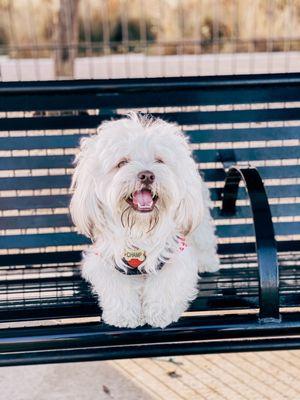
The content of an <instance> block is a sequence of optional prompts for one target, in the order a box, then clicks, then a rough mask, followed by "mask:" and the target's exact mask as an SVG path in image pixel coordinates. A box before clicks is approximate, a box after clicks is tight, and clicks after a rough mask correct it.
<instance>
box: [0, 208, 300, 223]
mask: <svg viewBox="0 0 300 400" xmlns="http://www.w3.org/2000/svg"><path fill="white" fill-rule="evenodd" d="M271 213H272V216H273V217H284V216H299V215H300V203H288V204H273V205H271ZM212 215H213V217H214V218H215V219H226V218H227V217H226V216H224V215H222V213H221V210H220V208H219V207H215V208H213V210H212ZM230 218H232V219H236V218H252V213H251V210H250V208H249V207H246V206H244V207H242V206H238V207H237V208H236V213H235V214H234V215H232V216H230ZM70 226H73V223H72V220H71V217H70V215H69V214H53V215H48V214H45V215H19V216H8V217H0V229H28V228H48V227H70Z"/></svg>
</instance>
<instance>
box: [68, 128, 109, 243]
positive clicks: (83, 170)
mask: <svg viewBox="0 0 300 400" xmlns="http://www.w3.org/2000/svg"><path fill="white" fill-rule="evenodd" d="M96 141H97V135H95V136H91V137H88V138H84V139H82V140H81V142H80V151H79V154H78V155H77V156H76V158H75V165H76V166H75V170H74V174H73V178H72V184H71V190H73V196H72V199H71V203H70V212H71V216H72V220H73V222H74V224H75V225H76V227H77V229H78V231H79V232H80V233H83V234H84V235H86V236H87V237H89V238H91V239H93V237H94V236H95V231H96V229H98V230H99V228H100V227H101V226H103V225H104V214H103V210H102V206H101V204H100V202H99V200H98V199H97V194H96V193H97V191H96V183H95V180H94V171H95V169H96V161H97V158H96V156H97V152H96V147H97V146H96Z"/></svg>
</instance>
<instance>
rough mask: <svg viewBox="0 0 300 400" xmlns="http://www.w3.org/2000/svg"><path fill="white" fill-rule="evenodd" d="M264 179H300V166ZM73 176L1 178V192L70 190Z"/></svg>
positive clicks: (267, 172)
mask: <svg viewBox="0 0 300 400" xmlns="http://www.w3.org/2000/svg"><path fill="white" fill-rule="evenodd" d="M258 170H259V172H260V173H261V175H262V177H263V179H285V178H298V177H300V165H284V166H271V167H258ZM201 173H202V175H203V176H204V178H205V180H206V181H207V182H214V181H219V182H224V179H225V171H224V170H223V169H221V168H217V169H204V170H202V171H201ZM70 184H71V175H51V176H28V177H27V176H24V177H10V178H0V188H1V190H20V188H22V190H31V189H50V188H58V189H59V188H69V187H70Z"/></svg>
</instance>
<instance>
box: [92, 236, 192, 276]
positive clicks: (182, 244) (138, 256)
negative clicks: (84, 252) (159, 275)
mask: <svg viewBox="0 0 300 400" xmlns="http://www.w3.org/2000/svg"><path fill="white" fill-rule="evenodd" d="M177 244H178V248H177V251H178V252H179V253H182V252H183V251H184V250H185V249H186V248H187V243H186V239H185V237H184V236H177ZM95 254H96V255H97V256H99V255H100V254H99V253H95ZM146 258H147V255H146V251H145V250H143V249H139V248H133V249H125V251H124V255H123V257H122V261H123V262H124V264H126V267H127V269H126V270H124V269H123V268H120V267H119V266H118V265H117V263H115V268H116V270H117V271H119V272H121V273H122V274H124V275H146V274H147V272H146V271H145V269H144V267H141V268H139V267H140V266H141V265H142V264H143V263H144V262H145V261H146ZM169 260H170V258H169V259H167V260H166V261H160V262H158V263H157V265H156V269H157V271H160V270H161V269H162V268H163V266H164V265H165V264H166V262H167V261H169Z"/></svg>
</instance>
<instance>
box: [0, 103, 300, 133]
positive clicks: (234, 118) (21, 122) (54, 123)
mask: <svg viewBox="0 0 300 400" xmlns="http://www.w3.org/2000/svg"><path fill="white" fill-rule="evenodd" d="M152 115H153V116H155V117H159V118H163V119H164V120H166V121H169V122H177V123H178V124H181V125H198V124H221V123H222V124H223V123H243V122H268V121H270V122H271V121H294V120H296V121H297V120H299V119H300V116H299V115H300V108H279V109H258V110H235V111H201V112H199V111H190V112H166V113H153V114H152ZM115 117H116V118H120V117H121V116H120V115H115ZM110 118H111V116H109V115H104V114H103V115H78V116H59V117H31V118H5V119H2V121H1V124H0V131H20V130H21V131H24V130H45V129H47V130H55V129H84V128H96V127H97V126H98V125H99V124H100V123H101V122H103V121H105V120H107V119H110Z"/></svg>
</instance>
